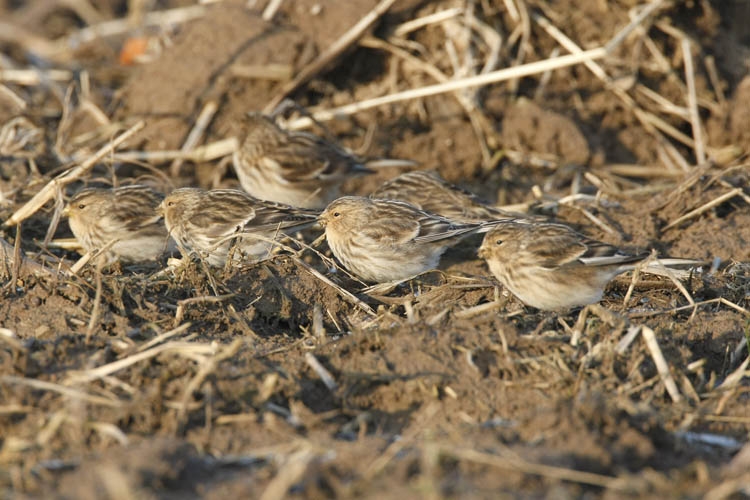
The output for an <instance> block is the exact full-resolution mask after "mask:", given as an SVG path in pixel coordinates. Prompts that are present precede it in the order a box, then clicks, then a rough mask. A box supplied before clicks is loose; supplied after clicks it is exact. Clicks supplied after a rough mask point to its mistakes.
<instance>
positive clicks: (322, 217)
mask: <svg viewBox="0 0 750 500" xmlns="http://www.w3.org/2000/svg"><path fill="white" fill-rule="evenodd" d="M317 220H318V226H320V227H322V228H323V229H325V227H326V223H327V222H328V214H327V213H326V212H323V213H322V214H320V215H318V219H317Z"/></svg>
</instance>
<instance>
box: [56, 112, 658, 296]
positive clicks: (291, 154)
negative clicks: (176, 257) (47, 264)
mask: <svg viewBox="0 0 750 500" xmlns="http://www.w3.org/2000/svg"><path fill="white" fill-rule="evenodd" d="M242 126H243V140H242V143H241V145H240V147H239V148H238V150H237V151H236V152H235V154H234V157H233V163H234V168H235V171H236V174H237V178H238V179H239V181H240V184H241V187H242V190H236V189H214V190H203V189H198V188H179V189H176V190H174V191H172V192H171V193H169V194H167V195H166V196H164V195H163V194H162V193H159V192H158V191H156V190H154V189H152V188H150V187H148V186H145V185H130V186H124V187H116V188H87V189H83V190H81V191H80V192H78V193H76V194H75V195H74V196H73V197H72V198H71V199H70V201H69V202H68V204H67V205H66V207H65V209H64V212H63V213H64V215H66V216H67V217H68V219H69V224H70V228H71V230H72V232H73V235H74V236H75V237H76V239H77V240H78V242H79V244H80V245H81V246H82V247H83V249H84V250H86V251H87V252H92V253H95V255H96V258H97V259H98V262H99V263H100V264H103V265H111V264H114V263H115V262H118V261H119V262H123V263H133V262H144V261H155V260H157V259H159V258H160V257H161V256H162V254H164V253H165V252H173V251H175V250H178V249H179V251H180V252H181V253H182V254H183V256H187V257H197V258H199V259H203V260H204V261H205V262H206V263H207V264H208V265H210V266H214V267H223V266H227V265H230V266H231V265H235V264H239V263H241V262H254V261H259V260H262V259H264V258H266V257H267V256H269V255H271V251H272V250H274V249H275V247H277V246H279V245H280V241H281V240H282V239H285V238H288V237H293V236H294V235H297V234H299V232H300V231H301V230H304V229H308V228H310V229H311V230H316V229H317V230H321V229H322V230H323V231H324V232H325V239H326V241H327V243H328V247H329V248H330V250H331V252H332V254H333V255H334V257H335V258H336V260H337V261H338V262H339V263H340V264H341V265H342V266H343V268H345V269H346V270H347V271H348V272H349V273H350V274H352V275H353V276H355V277H357V278H358V279H360V280H362V281H363V282H366V283H370V284H379V283H390V282H399V281H404V280H408V279H410V278H413V277H415V276H417V275H419V274H422V273H424V272H426V271H429V270H431V269H435V268H437V267H438V266H439V262H440V258H441V256H442V254H443V253H444V252H445V251H446V250H447V249H448V248H450V247H451V246H453V245H455V244H457V243H458V242H459V241H461V240H462V239H464V238H466V237H468V236H470V235H474V234H484V240H483V242H482V244H481V246H480V247H479V249H478V255H479V256H480V257H481V258H483V259H485V260H486V262H487V266H488V268H489V271H490V272H491V273H492V274H493V275H494V276H495V277H496V278H497V280H498V281H499V282H500V283H502V284H503V285H504V286H505V287H506V288H507V289H508V290H509V291H510V292H511V293H513V294H514V295H515V296H516V297H517V298H518V299H519V300H521V301H522V302H523V303H524V304H526V305H528V306H532V307H535V308H538V309H542V310H564V309H569V308H572V307H576V306H584V305H587V304H591V303H595V302H598V301H599V300H601V298H602V295H603V292H604V289H605V287H606V285H607V283H608V282H609V281H610V280H611V279H612V278H614V277H615V276H616V275H618V274H620V273H622V272H625V271H627V270H630V269H633V268H634V266H635V265H636V264H637V263H639V262H640V261H643V260H644V259H646V258H647V257H648V254H647V253H645V254H638V255H629V254H626V253H623V252H622V251H621V250H620V249H618V248H616V247H614V246H612V245H608V244H606V243H602V242H599V241H595V240H592V239H590V238H588V237H586V236H584V235H582V234H580V233H578V232H576V231H575V230H573V229H572V228H570V227H568V226H566V225H564V224H561V223H556V222H550V221H547V220H541V219H540V218H539V217H530V216H527V215H525V214H516V213H509V212H506V211H503V210H501V209H499V208H496V207H493V206H490V205H488V204H486V203H483V202H482V201H481V200H479V198H478V197H477V196H475V195H474V194H472V193H470V192H468V191H465V190H463V189H460V188H458V187H457V186H454V185H452V184H449V183H448V182H446V181H445V180H443V179H442V178H440V177H439V176H438V175H437V174H436V173H434V172H428V171H422V170H416V171H410V172H407V173H404V174H402V175H400V176H398V177H396V178H394V179H392V180H390V181H388V182H386V183H385V184H383V185H382V186H380V187H379V188H378V189H376V190H375V191H374V192H373V193H371V194H370V195H369V196H367V197H364V196H342V193H341V186H342V184H343V183H344V182H345V181H347V180H349V179H351V178H352V177H355V176H359V175H364V174H368V173H371V172H372V170H371V168H370V167H372V166H373V165H374V164H375V163H380V164H390V165H397V166H405V165H409V166H410V165H413V163H412V162H409V161H403V160H370V161H367V160H365V159H363V158H360V157H358V156H356V155H354V154H353V153H351V152H349V151H348V150H345V149H344V148H342V147H340V146H338V145H336V144H334V143H333V142H332V141H329V140H326V139H323V138H321V137H319V136H316V135H313V134H310V133H305V132H293V131H288V130H285V129H283V128H282V127H280V126H279V125H278V124H277V123H276V122H275V120H274V119H273V118H271V117H269V116H266V115H262V114H259V113H250V114H248V115H247V117H245V119H244V121H243V124H242ZM389 162H390V163H389Z"/></svg>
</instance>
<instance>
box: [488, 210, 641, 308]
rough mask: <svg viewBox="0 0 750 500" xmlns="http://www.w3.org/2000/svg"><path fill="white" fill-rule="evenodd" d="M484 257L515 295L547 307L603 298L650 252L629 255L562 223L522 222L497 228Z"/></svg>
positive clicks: (565, 306)
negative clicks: (612, 282)
mask: <svg viewBox="0 0 750 500" xmlns="http://www.w3.org/2000/svg"><path fill="white" fill-rule="evenodd" d="M479 255H480V257H482V258H484V259H486V260H487V265H488V266H489V268H490V271H491V272H492V274H494V275H495V277H496V278H497V279H498V280H499V281H500V282H501V283H502V284H503V285H504V286H505V287H506V288H508V290H510V291H511V292H512V293H513V294H514V295H515V296H516V297H518V298H519V299H520V300H521V301H522V302H524V303H525V304H527V305H530V306H532V307H536V308H538V309H544V310H556V309H568V308H571V307H575V306H584V305H587V304H593V303H595V302H598V301H599V300H601V298H602V295H603V292H604V288H605V287H606V286H607V283H609V281H610V280H611V279H612V278H614V277H615V276H617V275H618V274H620V273H623V272H625V271H629V270H631V269H633V268H634V265H633V264H634V263H636V262H639V261H642V260H644V259H645V258H646V257H647V256H648V254H641V255H626V254H624V253H622V252H621V251H620V250H619V249H618V248H616V247H614V246H612V245H608V244H606V243H602V242H600V241H596V240H592V239H591V238H588V237H586V236H584V235H582V234H580V233H577V232H576V231H574V230H573V229H571V228H569V227H568V226H565V225H562V224H552V223H523V222H520V223H519V222H510V223H507V224H502V225H498V226H497V227H495V228H493V229H492V230H491V231H489V232H488V233H487V234H486V235H485V237H484V242H483V243H482V246H481V247H480V249H479Z"/></svg>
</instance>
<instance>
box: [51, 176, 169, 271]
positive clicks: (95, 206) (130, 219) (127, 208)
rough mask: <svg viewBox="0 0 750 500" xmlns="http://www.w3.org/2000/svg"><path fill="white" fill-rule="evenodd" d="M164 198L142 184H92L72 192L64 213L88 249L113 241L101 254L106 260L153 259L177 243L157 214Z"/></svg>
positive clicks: (134, 260) (112, 261)
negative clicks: (87, 187)
mask: <svg viewBox="0 0 750 500" xmlns="http://www.w3.org/2000/svg"><path fill="white" fill-rule="evenodd" d="M163 198H164V195H162V194H161V193H159V192H157V191H155V190H153V189H151V188H150V187H148V186H142V185H132V186H124V187H118V188H114V189H104V188H89V189H84V190H82V191H80V192H79V193H77V194H76V195H74V196H73V198H72V199H71V200H70V202H69V203H68V204H67V205H66V207H65V209H64V211H63V215H66V216H67V217H68V222H69V224H70V229H71V230H72V231H73V235H74V236H75V237H76V239H77V240H78V242H79V243H80V244H81V246H82V247H83V248H84V250H86V251H87V252H90V251H93V250H99V249H103V248H105V247H106V246H107V245H110V244H111V245H110V246H109V248H108V249H107V250H105V251H104V252H103V253H102V254H101V255H102V256H101V257H100V258H101V259H103V260H102V262H103V263H104V264H112V263H114V262H116V261H118V260H119V261H121V262H124V263H130V262H144V261H153V260H156V259H157V258H158V257H159V256H160V255H161V254H162V253H164V252H165V251H166V250H168V249H169V248H173V247H174V242H169V236H168V235H167V229H166V227H164V223H163V222H162V220H161V216H159V215H158V214H157V207H158V206H159V204H160V203H161V201H162V199H163Z"/></svg>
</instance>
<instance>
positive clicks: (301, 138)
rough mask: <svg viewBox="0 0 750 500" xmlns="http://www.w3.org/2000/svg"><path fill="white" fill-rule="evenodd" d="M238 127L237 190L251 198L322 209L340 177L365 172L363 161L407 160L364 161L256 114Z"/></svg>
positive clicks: (337, 192)
mask: <svg viewBox="0 0 750 500" xmlns="http://www.w3.org/2000/svg"><path fill="white" fill-rule="evenodd" d="M243 131H244V138H243V139H242V144H241V145H240V148H239V149H238V150H237V151H236V152H235V154H234V158H233V160H234V169H235V172H236V173H237V178H238V179H239V181H240V184H241V185H242V189H244V190H245V191H246V192H248V193H250V194H251V195H252V196H254V197H256V198H259V199H264V200H270V201H275V202H277V203H284V204H286V205H290V206H295V207H304V208H315V209H322V208H324V207H325V206H326V205H327V204H328V203H329V202H331V201H332V200H335V199H336V198H338V197H339V195H340V188H341V184H342V183H343V182H344V181H346V180H348V179H351V178H352V177H356V176H359V175H364V174H369V173H371V172H372V170H370V169H369V168H368V165H371V164H372V165H374V166H384V165H389V166H399V165H412V164H413V163H412V162H407V161H402V160H373V161H372V162H369V161H365V160H363V159H362V158H359V157H358V156H356V155H355V154H353V153H351V152H349V151H347V150H345V149H343V148H341V147H339V146H337V145H336V144H333V143H331V142H329V141H326V140H325V139H323V138H321V137H318V136H316V135H313V134H310V133H307V132H295V131H287V130H283V129H282V128H281V127H279V126H278V125H277V124H276V123H275V122H274V121H273V119H271V118H270V117H268V116H265V115H263V114H260V113H248V115H247V117H246V118H245V119H244V122H243ZM376 164H377V165H376Z"/></svg>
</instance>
